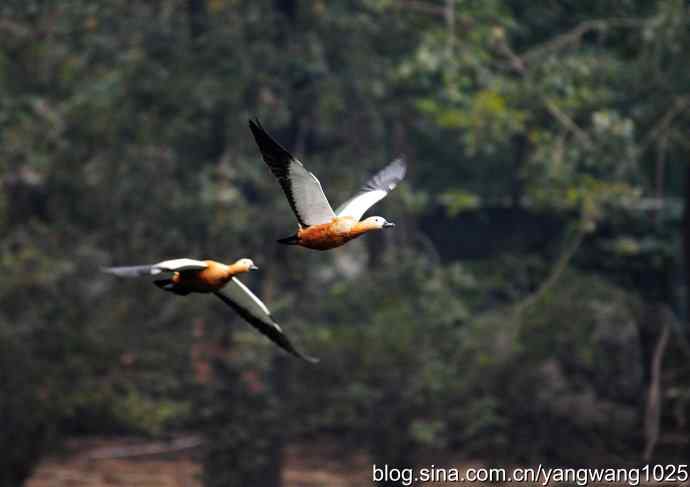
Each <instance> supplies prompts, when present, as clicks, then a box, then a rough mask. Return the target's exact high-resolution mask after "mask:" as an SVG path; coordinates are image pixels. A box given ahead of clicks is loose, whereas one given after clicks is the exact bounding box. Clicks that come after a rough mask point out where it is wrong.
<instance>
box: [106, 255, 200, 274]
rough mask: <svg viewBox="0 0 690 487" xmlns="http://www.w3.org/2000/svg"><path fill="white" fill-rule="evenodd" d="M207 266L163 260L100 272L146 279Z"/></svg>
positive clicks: (107, 268)
mask: <svg viewBox="0 0 690 487" xmlns="http://www.w3.org/2000/svg"><path fill="white" fill-rule="evenodd" d="M207 267H208V264H206V262H204V261H201V260H194V259H172V260H164V261H162V262H158V263H157V264H153V265H134V266H125V267H103V268H102V271H103V272H107V273H108V274H113V275H115V276H118V277H146V276H157V275H158V274H161V273H163V272H168V273H169V272H178V271H188V270H202V269H206V268H207Z"/></svg>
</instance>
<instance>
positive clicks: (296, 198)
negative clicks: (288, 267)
mask: <svg viewBox="0 0 690 487" xmlns="http://www.w3.org/2000/svg"><path fill="white" fill-rule="evenodd" d="M249 128H250V129H251V131H252V134H254V140H256V144H257V145H258V146H259V149H260V150H261V155H262V156H263V158H264V161H266V164H268V167H270V168H271V171H272V172H273V174H274V175H275V177H276V178H278V182H280V186H281V187H282V188H283V191H284V192H285V196H287V199H288V202H289V203H290V206H291V207H292V211H294V212H295V216H297V220H298V221H299V223H300V225H302V226H303V227H308V226H311V225H318V224H320V223H328V222H330V221H331V220H332V219H333V218H335V213H334V212H333V208H331V205H330V203H329V202H328V199H327V198H326V195H325V194H324V192H323V189H322V188H321V183H320V182H319V180H318V179H316V176H314V175H313V174H312V173H310V172H309V171H307V170H306V169H305V168H304V166H303V165H302V163H301V162H300V161H299V160H297V159H296V158H294V157H293V156H292V154H290V153H289V152H288V151H287V150H286V149H285V148H284V147H282V146H281V145H280V144H279V143H278V142H276V141H275V140H273V138H272V137H271V136H270V135H268V133H266V131H265V130H264V129H263V127H261V124H260V123H259V122H258V121H256V122H255V121H253V120H250V121H249Z"/></svg>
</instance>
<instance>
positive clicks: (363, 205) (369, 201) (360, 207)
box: [335, 157, 407, 220]
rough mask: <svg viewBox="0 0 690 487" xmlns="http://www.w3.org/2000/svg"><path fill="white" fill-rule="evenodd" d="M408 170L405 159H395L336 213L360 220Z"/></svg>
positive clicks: (392, 188)
mask: <svg viewBox="0 0 690 487" xmlns="http://www.w3.org/2000/svg"><path fill="white" fill-rule="evenodd" d="M406 171H407V164H406V163H405V159H403V158H402V157H400V158H398V159H396V160H394V161H393V162H391V163H390V164H388V165H387V166H386V167H384V168H383V169H381V170H380V171H379V172H377V173H376V174H374V175H373V176H372V177H371V179H369V180H368V181H367V182H366V183H364V185H363V186H362V187H361V188H360V190H359V191H358V192H357V194H356V195H354V196H353V197H352V198H350V199H349V200H347V201H346V202H345V203H343V204H342V205H340V206H339V207H338V209H337V210H336V211H335V213H336V214H337V215H338V216H351V217H353V218H354V219H355V220H359V219H360V218H362V215H364V213H365V212H366V211H367V210H368V209H369V208H371V207H372V206H374V205H375V204H376V203H378V202H379V201H381V200H382V199H383V198H385V197H386V195H387V194H388V193H390V192H391V191H393V190H394V189H395V187H396V186H397V185H398V183H399V182H400V181H402V179H403V178H404V177H405V172H406Z"/></svg>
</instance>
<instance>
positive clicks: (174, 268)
mask: <svg viewBox="0 0 690 487" xmlns="http://www.w3.org/2000/svg"><path fill="white" fill-rule="evenodd" d="M207 267H208V264H207V263H206V262H204V261H202V260H194V259H172V260H164V261H163V262H159V263H157V264H154V265H153V269H152V271H151V274H154V272H153V270H157V271H158V272H155V274H159V273H160V272H161V271H169V272H179V271H188V270H198V271H200V270H202V269H206V268H207Z"/></svg>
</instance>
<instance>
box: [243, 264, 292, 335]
mask: <svg viewBox="0 0 690 487" xmlns="http://www.w3.org/2000/svg"><path fill="white" fill-rule="evenodd" d="M232 282H233V283H235V285H237V287H239V288H240V289H241V290H242V291H243V292H244V293H245V294H246V295H247V296H249V297H250V298H251V299H252V301H254V304H256V305H257V306H258V307H259V308H260V309H261V311H263V312H264V313H266V315H267V316H271V312H270V311H269V310H268V308H267V307H266V305H265V304H264V303H263V301H261V300H260V299H259V298H258V297H257V296H256V294H254V293H253V292H252V291H251V290H250V289H249V288H248V287H247V286H245V285H244V284H243V283H242V281H240V280H239V279H237V278H236V277H233V278H232ZM271 325H273V326H274V327H275V328H276V329H277V330H278V331H283V330H282V329H281V328H280V326H278V323H275V322H271Z"/></svg>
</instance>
